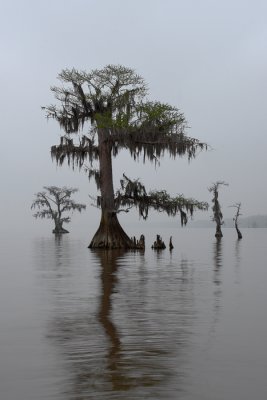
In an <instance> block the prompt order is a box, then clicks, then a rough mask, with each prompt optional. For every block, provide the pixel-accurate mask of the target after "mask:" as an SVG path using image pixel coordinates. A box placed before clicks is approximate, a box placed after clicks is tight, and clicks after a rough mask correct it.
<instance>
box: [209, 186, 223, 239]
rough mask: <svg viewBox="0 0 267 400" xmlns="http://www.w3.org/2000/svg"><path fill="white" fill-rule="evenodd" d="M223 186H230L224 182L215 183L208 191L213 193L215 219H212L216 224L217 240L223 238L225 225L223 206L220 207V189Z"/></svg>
mask: <svg viewBox="0 0 267 400" xmlns="http://www.w3.org/2000/svg"><path fill="white" fill-rule="evenodd" d="M222 185H224V186H228V183H225V182H223V181H217V182H215V183H213V184H212V185H211V186H210V187H209V188H208V191H209V192H211V193H213V198H212V203H213V206H212V211H213V217H212V220H213V221H214V222H215V223H216V233H215V237H217V238H221V237H223V234H222V229H221V226H222V225H223V214H222V211H221V205H220V203H219V200H218V197H219V187H220V186H222Z"/></svg>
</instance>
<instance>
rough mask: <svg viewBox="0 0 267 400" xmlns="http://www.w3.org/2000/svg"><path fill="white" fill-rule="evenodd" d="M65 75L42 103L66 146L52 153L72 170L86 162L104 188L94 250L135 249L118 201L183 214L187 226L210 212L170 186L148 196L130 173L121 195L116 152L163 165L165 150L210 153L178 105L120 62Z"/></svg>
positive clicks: (144, 213)
mask: <svg viewBox="0 0 267 400" xmlns="http://www.w3.org/2000/svg"><path fill="white" fill-rule="evenodd" d="M58 78H59V80H60V82H61V84H60V86H54V87H52V88H51V90H52V92H53V93H54V96H55V99H56V100H57V104H55V105H50V106H47V107H43V108H44V110H45V111H46V116H47V118H53V119H55V120H56V121H57V122H58V123H59V126H60V128H61V129H63V131H64V134H63V135H62V137H61V140H60V143H59V144H58V145H55V146H53V147H52V148H51V156H52V159H53V160H55V161H56V162H57V164H58V165H62V164H63V163H64V162H67V164H68V165H69V166H71V167H72V168H75V167H77V168H79V169H81V168H82V167H84V169H85V171H86V173H87V174H88V177H89V179H91V178H94V179H95V182H96V185H97V188H98V189H100V192H101V197H100V198H101V209H102V216H101V222H100V227H99V229H98V231H97V234H96V235H95V237H94V238H93V240H92V242H91V243H90V247H103V246H106V247H107V248H114V247H129V241H130V239H129V238H128V237H127V235H126V234H125V232H123V230H122V228H121V227H120V225H119V222H118V220H117V211H116V210H118V207H117V206H118V203H120V204H121V205H126V206H127V205H130V203H131V206H132V205H135V206H138V208H139V213H140V215H141V216H142V217H143V218H147V215H148V209H149V208H154V209H155V210H157V211H165V212H167V214H168V215H175V214H177V213H178V212H179V213H180V216H181V223H182V225H184V224H186V222H187V214H186V213H187V212H189V214H191V215H192V213H193V211H194V210H195V209H203V210H205V209H206V204H205V203H201V202H197V201H195V200H192V199H184V198H183V196H178V197H176V198H170V197H169V196H168V194H167V193H166V192H165V191H154V192H150V193H148V194H146V193H145V192H144V191H143V192H142V190H143V189H142V185H141V186H140V185H139V186H138V182H135V183H134V184H135V185H136V186H137V188H133V187H132V188H131V187H130V181H128V182H127V178H126V177H125V178H124V179H125V185H127V184H129V185H128V187H125V190H126V191H125V193H124V194H122V193H117V194H116V198H115V196H114V189H113V175H112V157H116V156H117V155H118V153H119V151H120V150H122V149H127V150H128V151H129V154H130V155H131V157H133V158H134V160H138V159H142V160H143V162H146V161H147V160H148V161H150V162H153V163H155V164H156V165H159V160H160V159H161V158H162V157H163V156H164V155H165V154H168V155H169V156H171V157H173V158H176V157H181V156H186V157H187V158H188V159H189V160H191V159H192V158H194V157H195V156H196V155H197V153H198V152H199V151H202V150H207V145H206V143H203V142H200V141H199V140H197V139H194V138H190V137H188V136H187V135H186V128H187V123H186V120H185V117H184V115H183V113H182V112H181V111H180V110H179V109H177V108H176V107H173V106H170V105H169V104H166V103H160V102H158V101H151V100H148V98H147V94H148V90H147V86H146V83H145V81H144V79H143V78H142V77H141V76H139V75H138V74H136V73H135V71H134V70H132V69H131V68H126V67H124V66H121V65H107V66H106V67H105V68H103V69H95V70H92V71H89V72H85V71H78V70H76V69H64V70H63V71H62V72H61V73H60V74H59V77H58ZM85 132H86V133H85ZM95 161H97V162H98V163H99V165H98V166H94V162H95ZM88 164H89V166H88ZM132 184H133V181H132ZM136 189H137V192H136V193H138V195H137V194H136V193H135V192H134V190H136ZM114 210H115V211H114ZM114 213H115V214H114ZM111 226H112V229H109V228H111Z"/></svg>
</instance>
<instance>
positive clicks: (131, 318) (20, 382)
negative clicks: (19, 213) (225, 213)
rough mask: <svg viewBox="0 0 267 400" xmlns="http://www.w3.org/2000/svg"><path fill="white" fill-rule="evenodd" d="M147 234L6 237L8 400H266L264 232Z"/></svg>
mask: <svg viewBox="0 0 267 400" xmlns="http://www.w3.org/2000/svg"><path fill="white" fill-rule="evenodd" d="M145 234H146V237H147V249H146V251H145V253H143V254H142V253H131V252H128V253H124V252H115V251H114V252H97V251H95V252H92V251H90V250H89V249H87V247H86V246H87V244H88V243H87V242H88V240H89V238H88V237H84V236H83V237H79V236H78V237H77V235H72V234H69V235H65V236H63V237H62V238H61V239H59V238H55V237H54V236H53V235H52V234H51V235H47V236H42V235H41V234H40V236H35V237H31V236H30V235H28V236H27V235H26V236H25V237H19V238H18V237H17V238H16V237H14V236H12V237H11V236H10V237H9V238H8V237H4V238H3V239H2V240H1V269H0V398H1V400H17V399H19V400H21V399H23V400H24V399H25V400H43V399H47V400H52V399H53V400H70V399H75V400H85V399H101V400H105V399H124V400H125V399H127V400H131V399H153V400H154V399H162V400H163V399H184V400H193V399H194V400H199V399H200V400H202V399H203V400H226V399H227V400H228V399H229V400H232V399H233V400H239V399H240V400H241V399H242V400H251V399H259V400H261V399H262V400H264V399H266V398H267V290H266V286H267V263H266V254H267V246H266V244H267V230H264V229H250V230H243V235H244V238H243V239H242V240H241V241H238V240H237V238H236V233H235V231H234V230H232V229H225V231H224V237H223V239H222V240H221V241H219V242H217V241H216V240H215V238H214V231H213V230H209V229H205V230H202V229H178V230H177V231H176V233H175V234H174V233H173V232H169V231H168V230H162V231H161V234H162V236H163V238H164V239H165V241H166V242H168V238H169V236H170V235H173V244H174V246H175V248H174V250H173V251H172V253H170V252H169V250H165V251H162V252H159V253H157V252H154V251H152V250H151V249H150V245H151V244H152V241H153V240H154V238H152V233H151V232H147V233H145ZM153 235H154V233H153ZM81 236H82V235H81ZM154 236H155V235H154Z"/></svg>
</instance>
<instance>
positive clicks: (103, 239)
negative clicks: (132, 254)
mask: <svg viewBox="0 0 267 400" xmlns="http://www.w3.org/2000/svg"><path fill="white" fill-rule="evenodd" d="M88 247H89V248H90V249H96V248H98V249H99V248H102V249H132V248H134V244H133V241H132V240H131V239H130V238H129V237H128V235H127V234H126V233H125V232H124V230H123V229H122V227H121V225H120V223H119V221H118V218H117V214H116V213H115V212H105V211H102V217H101V221H100V225H99V228H98V230H97V231H96V233H95V235H94V237H93V239H92V241H91V243H90V244H89V246H88Z"/></svg>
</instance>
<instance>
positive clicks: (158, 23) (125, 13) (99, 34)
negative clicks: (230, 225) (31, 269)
mask: <svg viewBox="0 0 267 400" xmlns="http://www.w3.org/2000/svg"><path fill="white" fill-rule="evenodd" d="M266 15H267V3H266V1H264V0H254V1H245V0H242V1H241V0H231V1H230V0H225V1H224V2H219V1H214V0H202V1H201V2H200V1H197V0H194V1H193V0H181V1H180V0H164V1H163V0H135V1H134V2H132V1H129V0H112V1H110V0H75V1H74V0H72V1H71V0H46V1H42V2H41V1H36V0H35V1H34V0H24V1H19V0H13V1H9V2H7V1H4V0H2V1H1V15H0V38H1V39H0V41H1V63H0V68H1V74H0V77H1V95H0V102H1V105H0V107H1V157H0V175H1V207H0V213H1V214H0V217H1V224H0V232H1V233H2V234H4V233H5V232H6V231H13V230H15V231H17V232H21V233H23V232H26V231H30V230H35V231H36V232H42V231H50V230H52V228H53V226H52V225H53V224H51V221H46V222H44V221H41V220H35V219H34V218H33V217H32V214H33V212H32V210H31V209H30V206H31V203H32V200H33V197H34V193H36V192H38V191H40V190H42V187H43V186H44V185H46V186H49V185H56V186H71V187H77V188H78V189H79V192H78V193H77V195H76V196H74V198H75V199H76V200H77V201H79V202H84V203H86V204H87V210H86V212H83V213H82V214H81V215H79V214H74V215H73V217H72V222H71V224H70V225H69V227H68V229H69V230H70V232H75V231H77V230H83V231H84V232H85V233H86V234H87V232H88V230H89V227H90V231H91V230H92V232H94V231H95V230H96V228H97V226H98V223H99V217H100V212H99V210H97V209H96V208H94V207H92V206H90V204H91V200H90V198H89V197H88V195H91V196H94V195H96V194H97V191H96V187H95V185H94V182H93V181H91V182H89V181H88V178H87V176H86V174H85V173H84V172H83V171H80V172H79V171H78V170H74V171H73V170H72V169H71V168H69V167H68V166H67V164H66V165H63V166H62V167H57V165H56V164H55V163H52V161H51V157H50V147H51V146H52V145H54V144H58V142H59V137H60V134H61V133H62V131H60V128H59V126H58V125H57V123H56V122H54V121H51V120H49V121H47V120H46V118H45V113H44V111H42V110H41V106H46V105H49V104H51V103H54V98H53V94H52V92H51V91H50V86H54V85H59V81H57V75H58V73H59V72H60V71H61V70H62V69H63V68H72V67H74V68H77V69H84V70H90V69H94V68H102V67H104V66H105V65H107V64H122V65H125V66H127V67H131V68H134V69H135V71H136V72H137V73H138V74H140V75H142V76H143V78H144V79H145V80H146V82H147V84H148V87H149V92H150V94H149V99H151V100H159V101H161V102H167V103H170V104H171V105H173V106H176V107H178V108H179V109H180V110H181V111H183V112H184V114H185V116H186V119H187V121H188V125H189V127H190V128H189V129H188V135H189V136H192V137H196V138H198V139H200V140H201V141H205V142H207V143H208V144H209V146H210V149H209V151H207V152H202V153H200V154H199V155H198V156H197V158H196V159H195V160H193V161H191V162H190V163H188V161H187V159H186V158H180V159H178V158H177V159H176V160H173V159H170V158H169V157H167V156H165V157H164V158H163V159H161V161H160V166H159V167H157V168H156V169H155V166H154V165H153V164H150V163H146V164H143V163H142V160H140V162H139V163H137V162H134V161H133V160H132V159H131V158H130V155H129V153H128V152H126V151H125V152H121V153H120V155H119V156H118V157H117V158H116V159H115V160H114V186H115V189H116V188H118V186H119V179H120V178H121V176H122V174H123V173H125V174H126V175H127V176H129V177H130V178H140V179H141V180H142V183H144V184H145V185H146V187H147V189H166V190H167V191H169V192H170V193H171V194H172V195H176V194H180V193H183V194H184V195H185V196H186V197H194V198H196V199H198V200H201V201H208V202H209V204H211V194H210V193H209V192H208V190H207V187H209V186H210V185H211V184H212V183H213V182H215V181H217V180H224V181H226V182H228V183H229V186H228V187H222V188H221V190H220V202H221V205H222V209H223V214H224V216H225V217H228V218H231V216H232V215H233V213H234V209H233V208H229V207H228V206H230V205H232V204H234V203H236V202H241V203H242V214H243V216H244V217H246V216H249V215H258V214H262V215H263V214H267V206H266V204H267V186H266V183H265V180H264V176H265V171H266V148H267V138H266V128H267V122H266V105H267V80H266V71H267V52H266V43H267V24H266ZM210 215H211V210H209V211H208V212H205V213H201V212H197V213H196V215H195V220H197V219H207V220H208V219H209V218H210ZM120 220H121V221H122V224H123V227H124V228H125V230H126V232H127V233H129V234H131V232H130V230H131V229H130V227H131V224H136V223H137V224H138V223H139V217H138V215H137V213H136V212H135V211H131V212H130V213H129V214H126V215H122V217H120ZM166 220H168V217H167V215H165V214H156V213H155V214H154V213H151V214H150V217H149V218H148V221H146V222H142V223H141V222H140V224H141V225H140V227H142V224H146V225H148V224H150V223H153V224H157V223H159V226H160V223H161V222H162V221H166ZM179 225H180V222H179V217H178V218H177V227H178V226H179ZM140 233H142V232H140Z"/></svg>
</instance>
